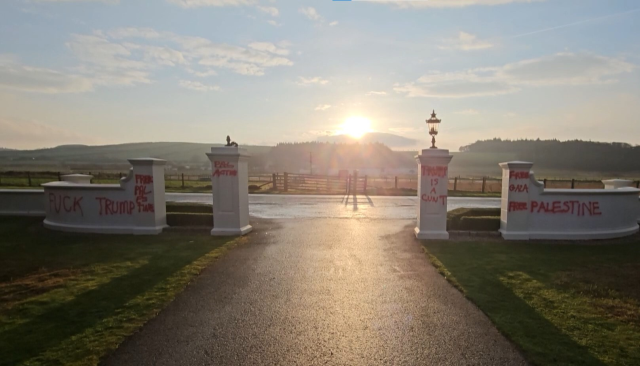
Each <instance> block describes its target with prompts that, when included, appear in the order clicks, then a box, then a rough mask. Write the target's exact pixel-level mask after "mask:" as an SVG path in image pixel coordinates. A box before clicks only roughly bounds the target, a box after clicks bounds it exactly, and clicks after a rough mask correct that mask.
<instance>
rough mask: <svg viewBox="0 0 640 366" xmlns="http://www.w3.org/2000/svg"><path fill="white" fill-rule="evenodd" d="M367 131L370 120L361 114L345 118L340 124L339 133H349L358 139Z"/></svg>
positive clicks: (369, 127) (368, 130)
mask: <svg viewBox="0 0 640 366" xmlns="http://www.w3.org/2000/svg"><path fill="white" fill-rule="evenodd" d="M367 132H371V121H370V120H369V119H368V118H365V117H361V116H351V117H349V118H347V119H345V120H344V123H343V124H342V126H340V133H341V134H345V135H349V136H351V137H353V138H356V139H359V138H360V137H362V135H364V134H365V133H367Z"/></svg>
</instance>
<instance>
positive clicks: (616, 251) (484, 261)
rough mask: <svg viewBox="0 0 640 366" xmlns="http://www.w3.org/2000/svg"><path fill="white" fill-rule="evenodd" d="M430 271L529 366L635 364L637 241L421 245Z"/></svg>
mask: <svg viewBox="0 0 640 366" xmlns="http://www.w3.org/2000/svg"><path fill="white" fill-rule="evenodd" d="M423 245H424V247H425V250H426V251H427V255H428V257H429V259H430V260H431V262H432V263H433V264H434V266H435V267H436V268H437V269H438V271H439V272H440V273H441V274H443V276H445V277H446V278H447V280H449V281H450V282H451V283H452V284H454V286H456V287H457V288H458V289H460V290H461V291H462V292H463V293H464V294H465V296H467V297H468V298H469V299H470V300H471V301H473V302H474V303H475V304H476V305H477V306H478V307H479V308H480V309H481V310H482V311H484V312H485V313H486V314H487V315H488V316H489V318H490V319H491V320H492V321H493V322H494V323H495V325H496V326H497V327H498V329H499V330H500V331H501V332H502V333H503V334H505V335H506V336H507V337H508V338H510V339H511V340H512V341H513V342H514V343H515V344H516V345H518V346H519V347H520V349H521V350H522V351H523V352H524V354H525V355H526V357H527V358H528V359H529V361H531V362H532V363H533V364H536V365H639V364H640V347H639V346H638V345H640V280H639V279H640V240H639V239H638V237H637V236H636V237H634V238H633V239H630V240H622V241H617V242H615V243H609V244H603V243H599V244H595V245H594V244H567V245H564V244H548V243H513V242H508V243H507V242H491V243H483V242H423Z"/></svg>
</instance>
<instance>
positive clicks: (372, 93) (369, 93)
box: [366, 90, 387, 95]
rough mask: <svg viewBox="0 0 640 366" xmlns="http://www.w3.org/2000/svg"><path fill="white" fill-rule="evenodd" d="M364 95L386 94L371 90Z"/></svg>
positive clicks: (385, 93)
mask: <svg viewBox="0 0 640 366" xmlns="http://www.w3.org/2000/svg"><path fill="white" fill-rule="evenodd" d="M366 95H387V92H384V91H375V90H372V91H370V92H368V93H367V94H366Z"/></svg>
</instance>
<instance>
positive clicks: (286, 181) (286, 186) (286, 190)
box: [284, 172, 299, 192]
mask: <svg viewBox="0 0 640 366" xmlns="http://www.w3.org/2000/svg"><path fill="white" fill-rule="evenodd" d="M298 188H299V187H298ZM284 191H285V192H289V173H287V172H284Z"/></svg>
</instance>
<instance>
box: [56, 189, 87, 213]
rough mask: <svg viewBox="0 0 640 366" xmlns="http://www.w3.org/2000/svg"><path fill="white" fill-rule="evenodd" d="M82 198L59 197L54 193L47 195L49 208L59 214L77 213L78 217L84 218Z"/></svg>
mask: <svg viewBox="0 0 640 366" xmlns="http://www.w3.org/2000/svg"><path fill="white" fill-rule="evenodd" d="M81 203H82V197H71V196H68V195H66V194H65V195H60V194H55V193H49V207H51V208H52V209H53V211H55V213H57V214H59V213H60V212H66V213H79V214H80V216H84V212H83V211H82V205H81Z"/></svg>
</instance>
